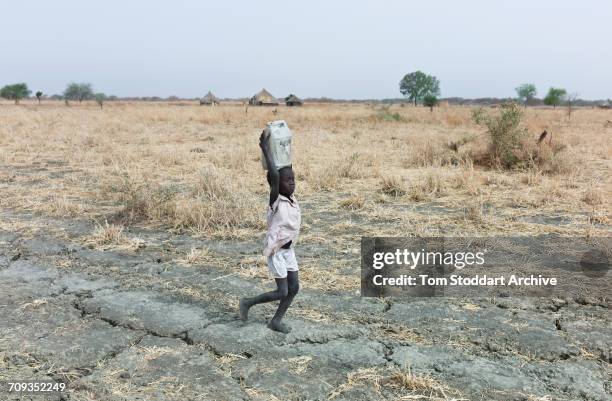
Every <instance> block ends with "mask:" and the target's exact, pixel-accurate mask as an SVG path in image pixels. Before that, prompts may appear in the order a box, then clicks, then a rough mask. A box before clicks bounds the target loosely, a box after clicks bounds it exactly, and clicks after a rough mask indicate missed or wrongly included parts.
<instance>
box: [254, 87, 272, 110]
mask: <svg viewBox="0 0 612 401" xmlns="http://www.w3.org/2000/svg"><path fill="white" fill-rule="evenodd" d="M249 104H250V105H251V106H278V100H277V99H276V98H275V97H274V96H272V94H270V92H268V91H267V90H265V89H262V90H261V91H259V93H257V94H255V96H253V97H252V98H251V99H250V100H249Z"/></svg>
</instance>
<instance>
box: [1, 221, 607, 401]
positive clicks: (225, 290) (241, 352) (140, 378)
mask: <svg viewBox="0 0 612 401" xmlns="http://www.w3.org/2000/svg"><path fill="white" fill-rule="evenodd" d="M2 218H3V219H5V221H6V220H10V221H12V222H13V223H21V224H26V225H27V224H30V225H32V226H33V225H36V227H37V228H36V230H23V229H18V228H15V229H14V230H3V231H0V249H1V252H0V255H1V256H0V322H1V323H0V380H7V379H13V380H26V379H38V380H43V379H44V380H49V379H51V380H54V381H59V382H64V383H67V384H68V388H69V391H68V392H64V393H62V394H53V395H51V394H50V395H46V398H45V399H46V400H109V401H110V400H126V401H128V400H129V401H132V400H273V399H279V400H327V399H334V400H378V399H389V400H395V399H401V397H406V398H404V399H418V398H419V397H421V399H448V400H450V399H468V400H611V399H612V385H611V377H612V376H611V375H612V368H611V366H610V363H611V362H612V357H611V355H612V352H611V344H612V324H611V323H612V322H611V320H612V319H611V315H610V304H609V302H602V301H596V300H592V299H589V298H580V299H563V298H556V299H538V298H497V299H495V298H487V299H478V298H471V299H461V298H455V299H454V298H434V299H431V298H422V299H421V298H415V299H412V300H380V299H368V298H360V297H359V296H358V295H356V294H355V293H354V292H352V293H348V292H343V291H337V292H334V293H330V292H322V291H317V290H313V289H309V288H307V287H306V288H303V289H302V290H301V291H300V293H299V294H298V296H297V298H296V301H295V304H294V305H293V306H292V308H291V309H290V311H289V313H288V316H287V318H286V321H287V323H288V324H289V325H290V326H291V327H292V329H293V330H292V332H291V333H290V334H288V335H284V334H280V333H275V332H272V331H270V330H268V329H266V327H265V321H266V318H269V317H270V316H271V314H272V313H273V311H274V305H266V306H264V307H260V308H259V309H257V308H254V309H253V310H252V313H251V314H250V319H249V321H248V322H242V321H240V320H238V319H237V316H236V305H237V299H238V298H239V297H240V296H243V295H248V294H255V293H258V292H261V291H263V290H265V289H268V288H270V286H271V281H270V280H269V279H264V278H261V277H245V276H243V275H237V274H231V273H230V274H228V272H227V271H223V270H219V269H215V268H212V267H211V266H212V264H214V261H211V262H210V263H209V264H210V265H211V266H208V265H207V263H203V264H202V265H198V266H184V265H181V264H179V263H176V262H175V258H173V255H172V252H174V251H172V250H173V249H179V248H180V249H187V248H188V247H189V246H190V245H191V244H192V243H194V242H195V241H196V240H195V239H190V238H189V237H188V236H181V235H177V236H171V235H168V234H167V233H162V232H155V231H144V230H143V231H142V232H139V233H138V235H139V237H140V238H142V239H143V240H144V242H145V244H147V246H145V247H142V248H139V249H136V250H121V249H108V250H104V249H96V248H95V247H94V248H93V249H92V248H90V247H86V246H83V245H82V244H79V243H78V242H76V241H73V239H74V238H78V237H81V236H83V235H86V234H87V233H89V232H91V230H92V225H91V224H89V223H84V222H78V221H63V220H59V219H58V220H53V219H45V220H44V223H42V220H40V221H38V220H37V217H36V216H31V215H26V214H11V213H8V212H7V213H5V214H3V216H2ZM34 223H36V224H34ZM39 223H40V224H39ZM14 226H15V227H17V226H18V224H14ZM232 244H233V245H232ZM236 244H238V245H236ZM224 247H225V248H224ZM215 251H216V252H217V253H218V254H219V255H221V254H223V252H226V253H227V254H228V255H231V254H232V253H234V252H242V253H243V254H252V253H256V252H258V243H257V242H256V241H253V242H236V241H234V242H231V241H228V242H225V243H224V242H222V241H221V242H219V243H218V244H217V249H216V250H215ZM302 251H303V252H320V249H319V250H317V249H315V248H312V249H310V250H309V249H304V250H302ZM402 372H403V373H402ZM406 372H409V373H406ZM402 374H403V376H402ZM406 378H407V379H406ZM402 379H404V380H402ZM7 397H8V398H7ZM11 397H12V398H11ZM408 397H413V398H408ZM2 399H8V400H17V399H28V398H27V396H26V397H24V398H19V396H16V395H14V394H2ZM31 399H42V398H41V396H31Z"/></svg>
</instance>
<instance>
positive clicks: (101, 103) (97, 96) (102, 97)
mask: <svg viewBox="0 0 612 401" xmlns="http://www.w3.org/2000/svg"><path fill="white" fill-rule="evenodd" d="M94 99H96V103H98V106H100V109H102V108H104V101H105V100H106V99H108V98H107V97H106V95H105V94H104V93H96V94H95V95H94Z"/></svg>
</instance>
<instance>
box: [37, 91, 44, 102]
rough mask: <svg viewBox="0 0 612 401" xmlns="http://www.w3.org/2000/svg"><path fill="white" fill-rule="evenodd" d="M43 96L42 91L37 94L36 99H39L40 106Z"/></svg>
mask: <svg viewBox="0 0 612 401" xmlns="http://www.w3.org/2000/svg"><path fill="white" fill-rule="evenodd" d="M42 95H43V93H42V91H37V92H36V99H38V104H40V98H41V97H42Z"/></svg>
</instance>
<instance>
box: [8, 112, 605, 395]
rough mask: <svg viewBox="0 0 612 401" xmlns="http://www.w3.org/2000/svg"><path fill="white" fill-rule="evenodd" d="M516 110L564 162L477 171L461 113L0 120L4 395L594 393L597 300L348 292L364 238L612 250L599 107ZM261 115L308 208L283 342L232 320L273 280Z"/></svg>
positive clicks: (600, 349)
mask: <svg viewBox="0 0 612 401" xmlns="http://www.w3.org/2000/svg"><path fill="white" fill-rule="evenodd" d="M493 111H495V110H493ZM525 113H526V114H525V123H526V126H527V128H528V129H529V132H530V133H532V134H533V136H534V138H537V136H538V135H539V133H540V132H541V130H543V129H547V130H549V131H551V132H553V141H555V142H557V141H558V142H559V143H562V144H563V145H564V146H565V149H564V151H563V153H562V154H560V156H559V157H558V158H557V159H555V160H554V161H553V162H554V163H551V165H547V166H541V167H538V168H526V169H521V170H515V171H507V170H501V169H492V168H487V167H482V166H479V165H478V164H477V163H476V164H475V163H474V161H473V160H472V159H471V157H472V155H473V154H475V152H478V151H479V150H481V149H482V148H486V137H483V136H482V135H483V132H482V129H481V128H480V127H478V126H476V125H475V124H473V123H472V122H471V119H470V110H469V108H467V107H466V108H463V107H456V108H455V107H444V108H437V109H435V110H434V112H433V113H430V112H429V110H428V109H425V108H413V107H399V106H392V107H391V108H381V107H380V106H378V105H350V104H340V105H316V106H306V107H304V108H302V109H298V110H291V109H286V108H284V107H283V108H281V107H279V108H278V109H277V110H276V112H275V111H274V109H273V108H248V109H246V108H245V107H244V106H242V105H238V104H236V105H225V106H221V107H217V108H208V107H205V108H204V107H199V106H195V105H194V104H191V103H185V104H146V103H145V104H137V103H133V104H130V103H117V104H109V105H108V106H105V109H104V110H99V109H97V108H96V106H95V105H92V104H84V105H80V106H79V105H73V106H71V107H65V106H63V105H60V104H48V105H44V104H43V105H42V106H36V105H34V104H24V105H21V106H12V105H9V104H7V103H3V104H0V122H1V123H0V151H1V154H0V188H2V193H3V197H2V199H1V200H0V204H1V205H2V211H1V215H0V248H1V249H0V287H2V288H1V289H0V318H1V320H0V322H1V323H0V380H10V379H19V380H26V379H52V380H55V381H60V382H64V383H67V384H68V386H69V392H67V393H64V394H62V395H47V396H46V398H45V399H49V400H60V399H69V400H130V401H131V400H141V399H147V400H274V399H278V400H328V399H333V400H399V399H404V400H409V399H430V400H453V399H454V400H542V401H544V400H610V399H612V386H611V385H610V383H611V382H612V380H611V379H612V368H611V367H610V363H612V349H611V346H610V344H612V329H611V327H612V324H611V323H612V322H611V320H612V316H611V314H610V299H609V297H606V296H581V297H575V296H555V297H550V298H519V297H490V296H487V297H470V298H466V297H456V298H450V297H448V298H409V299H403V298H402V299H399V298H397V299H396V298H362V297H360V296H359V288H360V282H359V279H360V249H359V247H360V239H361V237H362V236H440V235H447V236H466V235H470V236H479V235H480V236H495V235H527V236H533V235H544V236H551V235H558V236H565V237H571V236H580V237H588V236H590V237H595V236H601V237H609V236H610V224H609V223H610V218H611V216H612V215H611V210H610V203H609V200H608V201H606V199H610V198H611V196H610V195H612V192H611V180H612V179H611V178H610V174H609V171H610V164H611V162H610V155H611V154H612V152H611V141H610V139H609V138H610V135H611V134H612V126H610V125H607V121H608V120H612V115H611V114H610V112H609V111H606V110H591V109H578V110H575V111H574V113H573V114H572V116H571V119H568V117H567V115H566V112H565V111H564V110H548V109H528V110H527V111H526V112H525ZM277 118H283V119H285V120H286V121H287V122H288V123H289V126H290V127H291V128H292V129H293V130H294V134H295V145H294V149H295V152H296V166H295V170H296V174H297V178H298V181H297V188H298V189H297V194H296V195H297V197H298V199H299V200H300V205H301V207H302V214H303V230H302V231H303V232H302V235H301V238H300V240H299V243H298V247H297V248H296V252H297V255H298V260H299V262H300V280H301V289H300V293H299V294H298V296H297V297H296V300H295V302H294V305H293V306H292V307H291V309H290V310H289V312H288V314H287V317H286V322H287V324H289V325H290V326H291V327H292V331H291V333H290V334H288V335H284V334H279V333H275V332H271V331H269V330H268V329H266V327H265V322H266V320H267V319H269V318H270V317H271V315H272V314H273V313H274V309H275V305H264V306H258V307H255V308H254V309H253V310H252V311H251V313H250V319H249V321H248V322H242V321H239V320H238V319H237V316H236V307H237V300H238V299H239V297H241V296H245V295H247V296H249V295H253V294H256V293H259V292H261V291H264V290H267V289H271V288H272V285H273V283H272V281H271V280H270V278H269V277H268V274H267V271H266V268H265V264H264V261H263V260H262V257H261V248H262V246H261V241H262V237H263V234H264V230H265V227H264V226H263V214H264V210H265V202H266V196H267V194H266V190H267V188H266V183H265V178H264V175H263V173H262V170H261V166H260V164H259V163H260V162H259V153H258V149H257V142H256V141H257V137H258V133H259V132H260V130H261V127H262V126H263V124H265V122H266V121H269V120H272V119H277ZM462 138H476V139H471V140H470V141H469V142H468V143H467V144H466V145H465V147H462V148H461V149H460V150H459V151H457V152H453V151H452V150H449V149H448V147H447V146H446V145H447V142H448V141H449V140H452V141H459V140H461V139H462ZM605 280H608V281H605ZM602 283H609V277H606V278H605V279H603V281H602ZM602 285H604V284H602ZM605 285H608V284H605ZM587 295H588V294H587ZM2 399H11V400H12V399H15V400H17V399H28V398H27V397H25V398H19V397H18V396H16V395H15V394H8V398H7V397H5V395H4V394H3V395H2ZM31 399H41V397H40V396H33V397H32V398H31Z"/></svg>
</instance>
